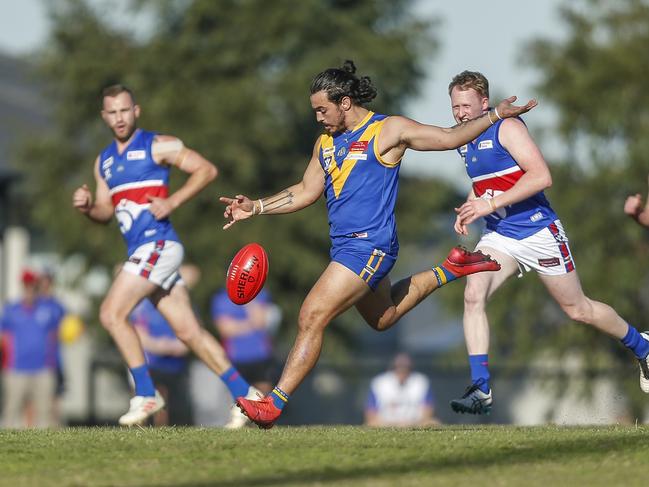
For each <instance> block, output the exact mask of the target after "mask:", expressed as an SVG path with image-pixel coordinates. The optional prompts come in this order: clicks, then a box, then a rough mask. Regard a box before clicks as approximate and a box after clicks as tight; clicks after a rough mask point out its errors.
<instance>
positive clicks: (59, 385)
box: [38, 268, 66, 424]
mask: <svg viewBox="0 0 649 487" xmlns="http://www.w3.org/2000/svg"><path fill="white" fill-rule="evenodd" d="M38 300H39V302H40V303H41V304H42V305H43V306H45V307H47V308H48V309H49V310H50V312H51V313H53V315H54V316H57V317H58V322H59V326H58V332H57V336H58V339H59V342H62V341H63V340H62V339H61V333H60V332H61V328H62V327H63V323H64V320H63V319H64V318H65V316H66V310H65V307H64V306H63V304H62V303H61V301H59V299H58V298H57V297H56V296H55V295H54V272H53V271H52V269H49V268H46V269H44V270H43V272H41V274H40V276H39V278H38ZM55 319H56V318H55ZM61 354H62V350H61V347H60V346H59V347H57V357H56V396H55V400H54V406H53V412H52V414H53V415H54V419H53V421H54V423H55V424H59V423H60V407H59V401H60V399H61V396H63V391H64V390H65V375H64V374H63V360H62V357H61Z"/></svg>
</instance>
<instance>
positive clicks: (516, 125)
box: [499, 117, 527, 132]
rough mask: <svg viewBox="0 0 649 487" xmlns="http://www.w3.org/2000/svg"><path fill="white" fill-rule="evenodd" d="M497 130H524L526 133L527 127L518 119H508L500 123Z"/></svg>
mask: <svg viewBox="0 0 649 487" xmlns="http://www.w3.org/2000/svg"><path fill="white" fill-rule="evenodd" d="M499 130H524V131H526V132H527V125H526V124H525V122H524V121H523V119H522V118H520V117H509V118H506V119H504V120H503V121H501V122H500V128H499Z"/></svg>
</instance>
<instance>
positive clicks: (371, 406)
mask: <svg viewBox="0 0 649 487" xmlns="http://www.w3.org/2000/svg"><path fill="white" fill-rule="evenodd" d="M365 424H366V425H367V426H401V427H409V426H410V427H412V426H431V425H435V424H439V420H438V419H437V418H436V417H435V408H434V404H433V392H432V389H431V387H430V380H428V377H426V376H425V375H424V374H422V373H420V372H413V370H412V359H411V358H410V356H408V355H407V354H405V353H400V354H398V355H397V356H396V357H395V358H394V360H393V361H392V368H391V370H388V371H387V372H384V373H382V374H379V375H377V376H376V377H375V378H374V379H372V382H371V384H370V392H369V395H368V397H367V403H366V405H365Z"/></svg>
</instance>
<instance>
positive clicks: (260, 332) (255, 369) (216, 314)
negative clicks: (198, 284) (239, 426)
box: [212, 289, 279, 394]
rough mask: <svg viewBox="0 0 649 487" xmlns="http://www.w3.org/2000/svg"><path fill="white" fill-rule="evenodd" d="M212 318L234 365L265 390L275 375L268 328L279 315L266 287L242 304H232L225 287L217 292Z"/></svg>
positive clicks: (251, 383) (271, 385)
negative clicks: (249, 300) (248, 301)
mask: <svg viewBox="0 0 649 487" xmlns="http://www.w3.org/2000/svg"><path fill="white" fill-rule="evenodd" d="M212 321H213V323H214V326H215V327H216V329H217V331H218V333H219V336H220V337H221V340H222V343H223V347H224V348H225V352H226V353H227V355H228V358H229V359H230V360H231V361H232V364H233V365H234V367H235V368H236V369H237V370H238V371H239V372H240V373H241V375H243V377H244V379H246V380H247V381H248V382H249V383H250V385H252V386H254V387H256V388H257V389H259V390H260V391H261V392H262V393H264V394H268V393H269V392H270V391H271V390H272V389H273V382H274V381H275V380H276V378H277V377H275V374H276V370H275V363H274V360H273V346H272V333H271V331H272V328H274V327H275V326H276V325H277V324H278V322H279V317H278V309H277V307H276V306H275V305H274V304H273V303H272V302H271V300H270V296H269V294H268V293H267V292H266V290H264V289H262V291H261V292H260V293H259V294H258V295H257V297H256V298H255V299H253V300H252V301H251V302H250V303H248V304H245V305H243V306H240V305H237V304H234V303H233V302H232V301H231V300H230V298H229V297H228V294H227V292H226V291H225V290H223V291H220V292H218V293H216V294H215V295H214V297H213V298H212Z"/></svg>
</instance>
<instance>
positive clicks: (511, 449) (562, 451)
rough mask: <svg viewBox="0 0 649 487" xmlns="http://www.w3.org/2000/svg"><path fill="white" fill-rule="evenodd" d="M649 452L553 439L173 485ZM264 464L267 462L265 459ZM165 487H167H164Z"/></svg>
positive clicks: (626, 441) (329, 477) (633, 442)
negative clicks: (425, 456) (377, 464)
mask: <svg viewBox="0 0 649 487" xmlns="http://www.w3.org/2000/svg"><path fill="white" fill-rule="evenodd" d="M639 448H640V449H642V448H646V444H645V442H644V441H643V440H642V438H641V437H632V438H629V437H624V438H622V437H619V438H610V437H608V438H601V439H599V440H598V441H590V442H585V441H584V440H583V439H575V438H569V439H561V438H559V439H552V440H549V439H548V440H543V441H535V442H534V443H532V444H524V445H518V446H507V447H497V448H495V449H486V450H470V451H462V453H461V454H459V455H454V456H452V457H449V453H443V452H441V453H440V452H439V450H436V452H435V455H437V456H434V457H432V458H430V459H428V460H426V459H422V458H421V454H425V453H424V452H422V453H421V454H420V455H418V458H413V459H411V460H408V459H403V458H400V459H399V460H398V463H397V462H395V463H390V462H384V463H383V464H382V465H380V466H376V465H372V466H363V465H350V466H345V467H336V466H335V465H331V464H327V465H322V467H305V468H304V469H303V470H300V471H299V472H291V473H285V474H278V475H264V476H262V477H260V476H250V477H247V478H246V477H242V478H237V479H231V480H219V479H214V480H213V481H209V482H196V481H190V482H187V483H182V482H181V483H176V484H169V485H168V486H167V487H171V485H173V486H175V487H177V486H190V485H192V486H199V487H201V486H205V487H207V486H214V485H218V486H226V487H227V486H233V487H234V486H236V487H252V486H255V487H257V486H259V485H264V486H271V485H293V484H305V483H309V482H322V483H333V482H337V481H340V482H342V481H353V480H359V481H360V480H365V479H369V478H381V477H390V476H398V475H403V474H417V473H419V474H431V473H433V472H434V473H452V472H453V471H458V472H461V471H467V470H469V469H476V468H478V469H479V468H480V467H497V466H506V467H510V466H513V465H517V464H526V463H539V462H552V461H561V462H567V461H574V460H579V459H585V458H587V457H590V456H592V455H594V454H602V455H605V454H610V453H616V454H624V453H627V452H637V451H638V449H639ZM260 461H263V459H261V460H260ZM163 487H164V486H163Z"/></svg>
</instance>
